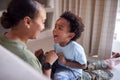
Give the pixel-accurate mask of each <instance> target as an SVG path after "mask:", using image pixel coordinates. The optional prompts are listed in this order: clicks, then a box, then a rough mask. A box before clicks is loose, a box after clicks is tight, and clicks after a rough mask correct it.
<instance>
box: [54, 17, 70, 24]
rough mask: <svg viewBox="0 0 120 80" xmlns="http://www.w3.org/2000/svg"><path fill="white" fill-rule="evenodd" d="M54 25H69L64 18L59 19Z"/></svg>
mask: <svg viewBox="0 0 120 80" xmlns="http://www.w3.org/2000/svg"><path fill="white" fill-rule="evenodd" d="M56 23H62V24H69V23H70V22H69V21H68V20H67V19H65V18H59V19H58V20H57V21H56Z"/></svg>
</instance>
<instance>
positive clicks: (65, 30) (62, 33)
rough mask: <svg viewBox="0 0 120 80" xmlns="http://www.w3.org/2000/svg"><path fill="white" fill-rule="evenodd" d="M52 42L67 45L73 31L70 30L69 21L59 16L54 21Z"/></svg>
mask: <svg viewBox="0 0 120 80" xmlns="http://www.w3.org/2000/svg"><path fill="white" fill-rule="evenodd" d="M53 37H54V42H56V43H59V44H60V45H63V46H65V45H67V44H68V43H69V41H70V40H71V39H72V38H73V33H71V32H70V23H69V22H68V21H67V20H66V19H64V18H59V19H58V20H57V21H56V24H55V28H54V30H53Z"/></svg>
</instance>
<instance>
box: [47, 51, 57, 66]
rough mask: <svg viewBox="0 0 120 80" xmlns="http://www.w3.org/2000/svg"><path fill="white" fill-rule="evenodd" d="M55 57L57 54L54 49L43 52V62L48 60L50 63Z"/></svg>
mask: <svg viewBox="0 0 120 80" xmlns="http://www.w3.org/2000/svg"><path fill="white" fill-rule="evenodd" d="M57 59H58V56H57V54H56V53H55V51H54V50H51V51H49V52H46V53H45V62H48V63H50V64H51V65H52V64H53V63H54V62H55V61H56V60H57Z"/></svg>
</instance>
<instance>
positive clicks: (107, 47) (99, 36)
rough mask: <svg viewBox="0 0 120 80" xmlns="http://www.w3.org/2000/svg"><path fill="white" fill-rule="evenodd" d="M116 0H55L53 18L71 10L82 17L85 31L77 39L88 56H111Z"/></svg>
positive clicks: (104, 57)
mask: <svg viewBox="0 0 120 80" xmlns="http://www.w3.org/2000/svg"><path fill="white" fill-rule="evenodd" d="M117 2H118V0H55V19H58V18H59V16H60V15H61V14H62V13H63V12H64V11H72V12H74V13H75V14H76V15H78V16H80V17H81V18H82V19H83V22H84V24H85V31H84V32H83V33H82V36H81V37H80V39H79V40H78V43H80V44H81V45H82V46H83V47H84V49H85V52H86V54H87V55H88V56H93V55H98V58H99V59H106V58H110V57H111V51H112V41H113V34H114V28H115V19H116V10H117Z"/></svg>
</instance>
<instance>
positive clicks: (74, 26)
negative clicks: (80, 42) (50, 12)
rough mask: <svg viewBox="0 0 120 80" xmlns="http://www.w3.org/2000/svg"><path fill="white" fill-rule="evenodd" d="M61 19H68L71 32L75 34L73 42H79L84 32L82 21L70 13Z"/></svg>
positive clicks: (65, 13) (66, 13) (67, 12)
mask: <svg viewBox="0 0 120 80" xmlns="http://www.w3.org/2000/svg"><path fill="white" fill-rule="evenodd" d="M60 17H61V18H64V19H66V20H67V21H68V22H69V23H70V32H73V33H75V36H74V37H73V38H72V39H71V40H74V41H75V40H77V39H78V38H79V37H80V36H81V33H82V32H83V31H84V24H83V22H82V19H81V18H80V17H79V16H77V15H75V14H74V13H72V12H70V11H66V12H64V13H63V14H62V15H61V16H60Z"/></svg>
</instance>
